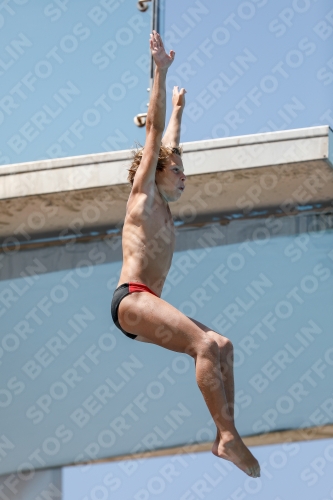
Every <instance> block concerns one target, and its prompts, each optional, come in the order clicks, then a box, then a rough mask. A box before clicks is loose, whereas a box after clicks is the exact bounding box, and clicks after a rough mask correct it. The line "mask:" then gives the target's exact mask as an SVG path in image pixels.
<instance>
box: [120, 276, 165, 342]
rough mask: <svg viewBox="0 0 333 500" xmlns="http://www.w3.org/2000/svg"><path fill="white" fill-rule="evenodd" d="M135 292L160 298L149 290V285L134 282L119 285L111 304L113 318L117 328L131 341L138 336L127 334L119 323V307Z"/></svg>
mask: <svg viewBox="0 0 333 500" xmlns="http://www.w3.org/2000/svg"><path fill="white" fill-rule="evenodd" d="M133 292H150V293H152V294H153V295H156V297H158V295H157V294H156V293H155V292H153V291H152V290H151V289H150V288H148V287H147V285H144V284H143V283H136V282H134V281H129V282H128V283H123V284H122V285H119V286H118V288H116V289H115V291H114V292H113V297H112V302H111V316H112V319H113V321H114V324H115V325H116V327H117V328H119V330H121V331H122V332H123V333H124V334H125V335H126V336H127V337H129V338H130V339H135V338H136V337H137V335H133V334H132V333H129V332H125V330H123V329H122V327H121V326H120V324H119V321H118V307H119V304H120V302H121V301H122V300H123V298H124V297H126V295H128V294H130V293H133Z"/></svg>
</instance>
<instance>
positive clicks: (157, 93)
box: [132, 31, 175, 192]
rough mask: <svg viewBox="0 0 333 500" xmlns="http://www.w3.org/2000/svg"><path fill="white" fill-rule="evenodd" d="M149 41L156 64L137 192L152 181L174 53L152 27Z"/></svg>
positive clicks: (135, 187)
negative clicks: (166, 89)
mask: <svg viewBox="0 0 333 500" xmlns="http://www.w3.org/2000/svg"><path fill="white" fill-rule="evenodd" d="M149 44H150V50H151V53H152V56H153V58H154V62H155V66H156V68H155V77H154V84H153V88H152V92H151V98H150V102H149V107H148V113H147V120H146V142H145V145H144V149H143V154H142V159H141V162H140V165H139V167H138V170H137V172H136V174H135V178H134V182H133V188H132V189H133V190H134V191H138V192H140V191H141V192H147V189H149V188H150V187H151V186H152V184H153V183H155V173H156V166H157V160H158V154H159V150H160V147H161V140H162V134H163V130H164V127H165V110H166V102H165V101H166V96H165V80H166V75H167V71H168V68H169V66H170V65H171V64H172V62H173V60H174V57H175V53H174V52H173V51H172V50H171V51H170V54H169V55H168V54H167V53H166V52H165V49H164V46H163V42H162V39H161V37H160V35H159V34H158V33H157V32H156V31H153V33H152V34H151V35H150V41H149Z"/></svg>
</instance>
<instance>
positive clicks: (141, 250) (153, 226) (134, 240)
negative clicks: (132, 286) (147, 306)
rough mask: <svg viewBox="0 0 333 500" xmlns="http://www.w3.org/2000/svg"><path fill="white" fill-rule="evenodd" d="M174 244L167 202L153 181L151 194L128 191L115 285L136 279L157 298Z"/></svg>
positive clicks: (171, 219) (168, 266)
mask: <svg viewBox="0 0 333 500" xmlns="http://www.w3.org/2000/svg"><path fill="white" fill-rule="evenodd" d="M174 246H175V227H174V223H173V218H172V214H171V211H170V208H169V204H168V203H166V202H165V201H164V200H163V199H162V197H161V195H160V193H159V191H158V189H157V186H156V184H155V183H154V186H152V193H151V195H150V196H147V194H145V193H136V194H132V192H131V194H130V196H129V199H128V202H127V207H126V216H125V221H124V227H123V233H122V248H123V266H122V269H121V273H120V277H119V282H118V285H117V286H119V285H121V284H122V283H127V282H129V281H134V282H140V283H144V284H145V285H147V286H148V287H149V288H151V289H152V290H153V291H154V292H155V293H156V294H157V295H158V296H159V297H160V296H161V293H162V289H163V285H164V282H165V280H166V277H167V274H168V272H169V269H170V266H171V261H172V256H173V252H174Z"/></svg>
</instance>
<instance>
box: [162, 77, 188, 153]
mask: <svg viewBox="0 0 333 500" xmlns="http://www.w3.org/2000/svg"><path fill="white" fill-rule="evenodd" d="M185 94H186V90H185V89H180V91H179V89H178V87H174V88H173V94H172V113H171V117H170V120H169V124H168V127H167V129H166V131H165V134H164V137H163V139H162V144H163V145H164V146H170V147H172V148H176V147H178V146H179V142H180V130H181V122H182V116H183V111H184V107H185Z"/></svg>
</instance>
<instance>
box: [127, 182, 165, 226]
mask: <svg viewBox="0 0 333 500" xmlns="http://www.w3.org/2000/svg"><path fill="white" fill-rule="evenodd" d="M160 196H161V195H160V193H159V191H158V189H157V186H156V183H155V181H154V182H152V183H148V184H146V186H145V188H144V189H143V190H142V189H140V190H137V189H135V188H134V189H133V188H132V191H131V192H130V195H129V197H128V200H127V205H126V215H130V216H131V217H141V216H142V214H143V213H144V212H145V211H147V213H149V210H151V209H152V208H153V205H154V203H155V202H156V201H158V198H160Z"/></svg>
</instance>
